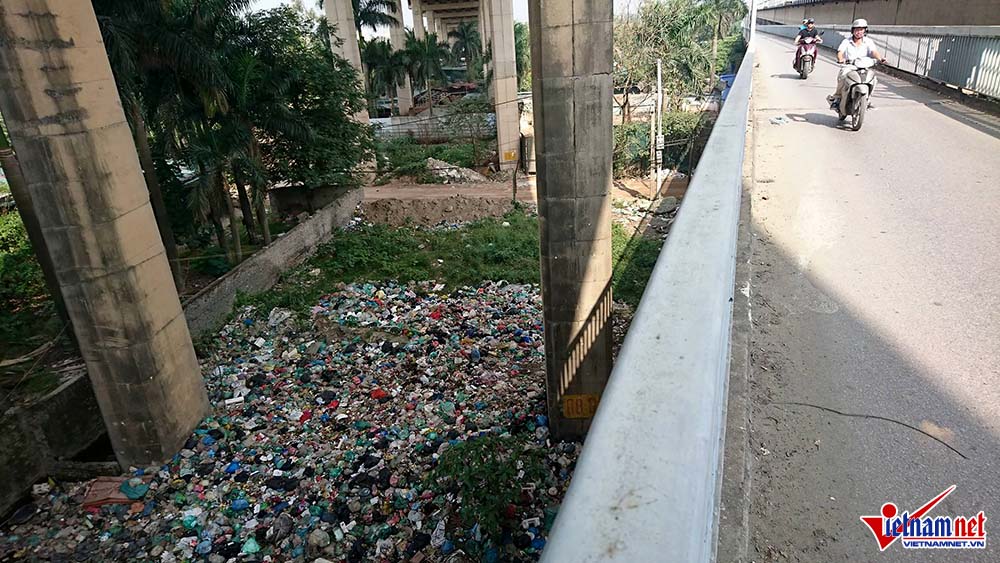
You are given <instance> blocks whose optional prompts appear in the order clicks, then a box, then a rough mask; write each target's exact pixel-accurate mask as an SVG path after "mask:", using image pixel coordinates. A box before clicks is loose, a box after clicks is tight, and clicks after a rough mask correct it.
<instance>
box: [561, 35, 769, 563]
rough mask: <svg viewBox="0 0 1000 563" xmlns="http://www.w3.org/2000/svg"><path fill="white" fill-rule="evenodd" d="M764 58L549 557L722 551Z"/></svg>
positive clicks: (680, 220)
mask: <svg viewBox="0 0 1000 563" xmlns="http://www.w3.org/2000/svg"><path fill="white" fill-rule="evenodd" d="M753 66H754V55H753V51H752V49H751V50H750V51H748V53H747V55H746V57H744V59H743V63H742V65H741V66H740V71H739V73H738V74H737V77H736V81H735V83H734V84H733V87H732V89H731V90H730V93H729V96H728V98H727V100H726V103H725V105H724V106H723V108H722V111H721V112H720V114H719V118H718V121H716V123H715V127H714V128H713V130H712V134H711V137H710V138H709V141H708V144H707V146H706V147H705V151H704V154H703V156H702V157H701V162H700V163H699V165H698V168H697V171H696V173H695V175H694V179H693V181H692V183H691V186H690V188H689V189H688V191H687V195H686V196H685V198H684V205H683V206H682V207H681V210H680V212H679V214H678V216H677V220H676V222H675V223H674V225H673V227H672V228H671V230H670V236H669V238H667V241H666V244H665V245H664V248H663V251H662V252H661V253H660V256H659V258H658V259H657V262H656V266H655V267H654V269H653V273H652V276H651V277H650V279H649V283H648V285H647V286H646V292H645V293H644V294H643V296H642V301H641V302H640V303H639V308H638V309H637V311H636V314H635V318H634V320H633V321H632V326H631V328H630V329H629V332H628V335H627V336H626V337H625V343H624V345H623V346H622V349H621V352H620V354H619V355H618V361H617V362H616V363H615V367H614V371H613V372H612V374H611V379H610V381H609V382H608V385H607V387H606V388H605V390H604V394H603V396H602V397H601V403H600V407H599V408H598V410H597V414H596V416H595V417H594V421H593V424H592V425H591V428H590V431H589V433H588V435H587V439H586V442H585V445H584V448H583V452H582V453H581V455H580V459H579V462H578V463H577V465H576V470H575V472H574V474H573V482H572V484H571V485H570V488H569V491H568V492H567V495H566V499H565V501H564V502H563V505H562V508H561V509H560V511H559V516H558V518H557V519H556V522H555V526H554V528H553V530H552V534H551V537H550V539H549V543H548V546H547V547H546V548H545V551H544V552H543V553H542V561H543V562H545V563H569V562H572V563H585V562H597V561H601V562H623V563H624V562H628V563H644V562H654V561H655V562H660V561H677V562H684V563H707V562H710V561H712V560H713V559H714V557H715V550H716V535H717V527H718V506H719V497H720V493H719V491H720V478H721V463H722V444H723V433H724V428H725V425H724V421H725V414H726V396H727V395H726V390H727V386H728V378H729V361H730V360H729V356H730V323H731V319H732V306H733V291H734V284H735V268H736V239H737V226H738V222H739V210H740V197H741V190H742V173H743V150H744V144H745V142H746V126H747V117H748V111H749V104H750V91H751V76H752V74H753Z"/></svg>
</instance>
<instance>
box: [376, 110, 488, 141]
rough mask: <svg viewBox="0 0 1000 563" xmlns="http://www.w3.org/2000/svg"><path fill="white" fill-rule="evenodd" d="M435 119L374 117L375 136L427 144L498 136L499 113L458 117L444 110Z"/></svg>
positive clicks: (461, 115)
mask: <svg viewBox="0 0 1000 563" xmlns="http://www.w3.org/2000/svg"><path fill="white" fill-rule="evenodd" d="M439 111H440V112H441V113H440V114H438V115H434V116H428V115H420V116H415V117H408V116H400V117H392V118H389V117H382V118H372V119H371V124H372V125H373V126H374V128H375V136H376V137H378V138H380V139H392V138H396V137H413V138H415V139H420V140H423V141H433V140H447V139H453V138H462V137H469V136H476V137H487V136H491V135H496V114H495V113H481V114H454V113H448V110H446V109H441V110H439Z"/></svg>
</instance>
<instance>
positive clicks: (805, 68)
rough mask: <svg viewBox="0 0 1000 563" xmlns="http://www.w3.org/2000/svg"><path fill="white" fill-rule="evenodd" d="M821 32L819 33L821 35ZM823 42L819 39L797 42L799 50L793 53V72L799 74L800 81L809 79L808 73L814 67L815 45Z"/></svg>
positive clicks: (807, 38) (812, 38)
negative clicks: (794, 62)
mask: <svg viewBox="0 0 1000 563" xmlns="http://www.w3.org/2000/svg"><path fill="white" fill-rule="evenodd" d="M822 34H823V32H822V31H821V32H820V35H822ZM822 42H823V39H822V38H821V37H806V38H805V39H802V40H801V41H800V42H799V48H798V50H797V51H796V52H795V60H796V64H795V71H796V72H798V73H799V76H800V77H802V80H805V79H806V78H809V73H811V72H812V71H813V68H815V66H816V57H817V54H816V51H817V47H816V46H817V45H819V44H820V43H822Z"/></svg>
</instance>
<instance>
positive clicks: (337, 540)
mask: <svg viewBox="0 0 1000 563" xmlns="http://www.w3.org/2000/svg"><path fill="white" fill-rule="evenodd" d="M541 305H542V304H541V298H540V295H539V290H538V287H537V286H536V285H530V284H529V285H514V284H509V283H506V282H496V283H484V284H481V285H479V286H477V287H466V288H460V289H448V288H446V287H445V286H444V285H443V284H439V283H437V282H425V283H414V284H406V285H401V284H394V283H386V284H360V283H359V284H350V285H340V286H338V287H337V288H336V290H335V291H334V292H333V293H332V294H330V295H327V296H325V297H323V298H322V299H320V300H319V301H318V302H317V303H314V304H313V306H312V307H311V308H306V309H305V310H304V311H296V312H293V311H289V310H286V309H277V308H276V309H272V310H263V311H261V310H255V309H253V308H251V307H247V308H243V309H240V310H237V311H236V314H235V315H234V318H233V319H232V320H231V322H230V323H229V324H227V325H226V326H225V327H223V328H222V329H221V331H220V332H219V333H218V334H217V336H216V345H215V346H214V352H213V353H212V355H211V357H208V358H205V359H204V360H203V363H202V367H203V373H204V376H205V382H206V385H207V388H208V392H209V396H210V399H211V403H212V404H213V405H215V411H214V412H213V413H212V415H211V417H210V418H207V419H205V420H204V421H203V423H202V424H201V425H200V426H199V427H198V428H197V429H196V430H195V431H194V433H193V434H192V435H191V437H190V438H189V439H188V440H187V442H186V443H185V444H183V446H182V449H181V450H180V451H179V452H178V454H177V455H176V456H175V457H174V458H173V459H171V460H169V461H168V462H167V463H166V464H164V465H163V466H159V467H146V468H132V469H130V471H129V474H128V475H124V476H119V477H101V478H98V479H94V480H93V481H90V482H87V483H80V484H70V483H59V484H54V486H52V487H51V488H50V490H49V492H48V493H47V494H46V495H45V496H38V497H36V499H35V504H36V505H37V508H36V506H35V505H31V508H23V509H22V510H21V511H19V513H18V514H19V515H20V517H19V518H17V519H12V520H10V523H9V524H8V525H7V527H5V528H4V529H3V530H2V534H3V536H2V538H3V540H2V541H0V560H6V558H7V557H8V556H16V557H20V558H27V559H29V560H78V561H85V560H90V561H132V560H137V561H140V560H156V561H160V562H161V563H162V562H168V561H177V562H180V561H194V560H197V561H210V562H213V563H222V562H226V561H235V560H246V561H274V562H278V561H295V562H306V561H321V560H327V561H337V562H341V561H348V562H360V561H379V562H381V561H424V562H426V563H431V562H435V563H437V562H445V561H474V560H483V561H489V560H492V561H499V560H505V561H533V560H537V558H538V557H539V554H540V552H541V550H542V548H543V547H544V545H545V538H546V536H547V534H548V530H549V529H550V528H551V526H552V522H553V521H554V518H555V514H556V513H557V511H558V506H559V502H560V500H561V498H562V496H563V495H564V493H565V491H566V488H567V486H568V484H569V480H570V476H571V474H572V471H573V467H574V464H575V461H576V458H577V456H578V454H579V450H580V445H579V444H577V443H559V442H553V441H551V440H550V439H549V438H548V419H547V417H546V405H545V378H544V347H543V343H544V338H543V332H542V313H541ZM616 310H617V305H616ZM302 313H305V314H306V315H307V316H309V315H311V316H310V317H309V319H306V320H307V322H304V323H303V322H291V319H292V317H293V316H295V317H296V318H297V319H299V318H301V315H302ZM619 330H620V327H618V326H617V325H616V327H615V331H616V333H617V332H618V331H619ZM486 436H501V437H504V436H509V437H511V439H517V440H520V441H521V443H523V447H524V448H527V449H530V450H533V451H535V452H537V453H538V455H539V456H540V458H541V459H542V460H544V463H543V472H542V476H541V477H539V478H537V480H532V479H527V478H526V479H525V481H524V482H522V483H520V484H519V486H520V487H521V490H520V500H519V501H517V502H516V503H514V504H511V505H509V506H508V508H507V510H505V511H504V516H503V518H504V528H505V529H506V530H507V532H506V533H504V534H503V535H502V537H490V536H489V535H488V534H487V533H486V532H484V531H483V530H484V528H483V526H481V525H480V523H479V522H476V521H474V520H472V519H468V518H469V517H468V516H463V513H462V510H461V509H462V506H463V499H462V498H461V496H460V495H458V494H455V493H454V491H452V490H450V489H449V488H448V487H447V485H445V484H442V483H440V482H434V481H432V480H431V479H430V475H431V470H432V469H433V468H434V467H436V466H437V462H438V460H439V459H440V458H441V456H442V455H444V454H446V452H447V451H448V450H449V449H450V448H454V447H457V446H459V445H460V444H462V443H463V442H465V441H470V440H477V439H480V438H482V437H486ZM37 490H38V491H41V490H42V488H38V489H37ZM16 557H15V558H16Z"/></svg>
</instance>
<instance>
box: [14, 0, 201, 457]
mask: <svg viewBox="0 0 1000 563" xmlns="http://www.w3.org/2000/svg"><path fill="white" fill-rule="evenodd" d="M0 30H2V31H0V35H2V37H0V112H2V113H3V115H4V119H5V120H6V124H7V129H8V131H9V132H10V137H11V140H12V141H13V144H14V148H15V149H16V150H17V155H18V161H19V162H20V164H21V171H22V172H23V174H24V179H25V185H26V186H27V189H28V191H29V192H30V195H31V199H32V202H33V203H34V207H35V210H36V212H37V217H38V222H39V225H40V227H41V231H42V235H43V237H44V238H45V243H46V245H47V246H48V248H49V251H50V252H51V255H52V261H53V263H54V265H55V270H56V276H57V278H58V282H59V286H60V288H61V291H62V295H63V297H64V299H65V303H66V308H67V310H68V313H69V317H70V320H71V321H72V324H73V330H74V333H75V334H76V339H77V342H78V344H79V346H80V353H81V355H82V356H83V359H84V362H86V365H87V373H88V375H89V377H90V381H91V383H92V384H93V387H94V395H95V396H96V397H97V402H98V405H99V406H100V408H101V414H102V415H103V417H104V421H105V424H106V425H107V429H108V435H109V437H110V438H111V444H112V446H113V447H114V450H115V455H116V456H117V458H118V461H119V463H120V464H121V465H122V466H123V467H125V468H127V467H129V466H130V465H135V466H140V467H141V466H146V465H150V464H154V463H162V462H164V461H167V460H169V459H170V458H172V457H173V456H174V454H176V453H177V451H178V450H179V449H180V448H181V446H182V445H183V444H184V441H185V440H186V439H187V438H188V437H189V436H190V435H191V430H192V429H194V427H195V426H196V425H197V424H199V423H200V422H201V420H202V418H203V417H204V416H205V415H206V414H208V411H209V406H208V397H207V395H206V393H205V387H204V384H203V380H202V377H201V369H200V368H199V366H198V359H197V357H195V353H194V346H193V345H192V344H191V335H190V333H189V332H188V326H187V320H186V319H185V318H184V312H183V310H182V309H181V304H180V300H179V299H178V297H177V289H176V287H175V286H174V281H173V277H172V276H171V273H170V265H169V263H168V261H167V256H166V252H165V250H164V248H163V241H162V240H161V239H160V233H159V231H158V230H157V227H156V220H155V219H154V217H153V210H152V208H151V206H150V204H149V192H148V191H147V190H146V188H145V182H144V181H143V176H142V168H141V166H140V165H139V157H138V155H137V154H136V149H135V142H134V141H133V139H132V132H131V130H130V129H129V125H128V122H127V121H125V114H124V112H123V111H122V105H121V101H120V100H119V98H118V89H117V87H116V86H115V79H114V77H113V76H112V74H111V65H110V63H109V62H108V59H107V57H106V56H105V54H104V43H103V41H102V40H101V31H100V29H99V28H98V26H97V18H96V17H95V15H94V8H93V6H92V5H91V3H90V2H80V1H77V2H67V1H65V0H3V7H2V8H0Z"/></svg>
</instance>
